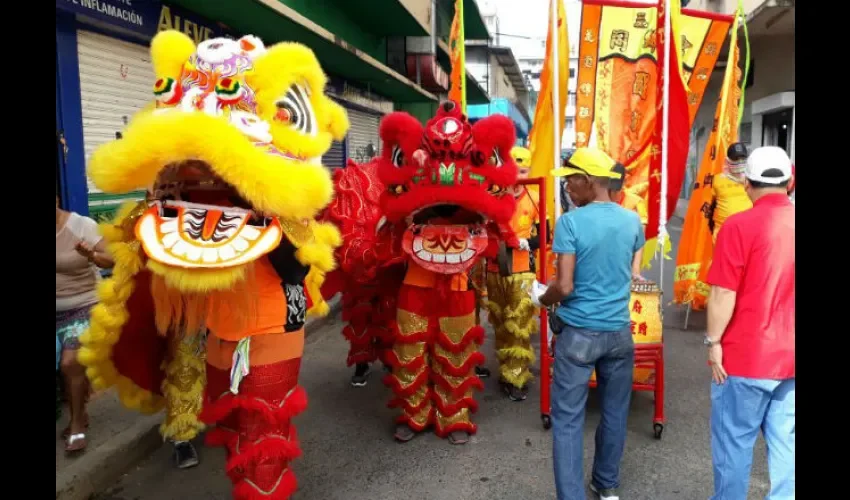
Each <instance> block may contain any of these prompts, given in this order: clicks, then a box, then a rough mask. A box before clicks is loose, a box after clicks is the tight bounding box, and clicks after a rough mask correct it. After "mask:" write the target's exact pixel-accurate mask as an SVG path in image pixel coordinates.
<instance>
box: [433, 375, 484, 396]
mask: <svg viewBox="0 0 850 500" xmlns="http://www.w3.org/2000/svg"><path fill="white" fill-rule="evenodd" d="M431 375H432V378H433V379H434V383H436V384H439V385H440V386H442V387H443V389H445V390H446V391H448V393H449V394H450V395H451V396H452V397H457V398H459V397H461V396H463V395H464V394H465V393H466V391H468V390H469V389H471V388H472V389H478V390H479V391H483V390H484V383H483V382H481V379H479V378H478V377H476V376H475V375H470V376H469V378H467V379H466V380H464V381H463V382H461V384H460V385H459V386H457V388H454V387H452V385H451V384H449V381H448V380H446V379H445V377H443V376H442V375H440V374H439V373H437V372H432V373H431Z"/></svg>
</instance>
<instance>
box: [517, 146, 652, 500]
mask: <svg viewBox="0 0 850 500" xmlns="http://www.w3.org/2000/svg"><path fill="white" fill-rule="evenodd" d="M614 166H615V163H614V161H613V160H612V159H611V158H610V157H609V156H608V155H607V154H605V153H604V152H603V151H600V150H598V149H595V148H579V149H577V150H576V151H575V153H573V155H572V156H571V157H570V159H569V161H568V164H567V166H566V167H562V168H559V169H556V171H555V172H553V174H554V175H560V176H565V177H566V178H567V194H568V195H569V196H570V198H571V199H572V201H573V202H574V203H575V205H576V206H577V207H578V208H577V209H576V210H570V211H569V212H567V213H566V214H564V215H562V216H561V217H560V218H559V219H558V222H557V225H556V227H555V237H554V242H553V244H552V251H553V252H554V253H555V254H557V256H558V264H557V268H556V269H557V271H556V274H557V276H556V278H555V280H554V281H553V282H552V283H551V284H549V285H548V287H547V286H544V285H541V284H540V283H537V282H534V283H533V284H532V286H531V287H530V290H529V295H530V296H531V299H532V301H533V302H534V303H535V305H538V306H542V307H549V306H553V305H556V304H557V305H558V307H557V309H556V311H555V314H553V315H552V320H551V322H552V327H553V332H554V333H555V335H557V341H556V342H555V363H554V378H553V382H552V435H553V440H554V465H555V487H556V490H557V493H558V498H584V492H585V485H584V467H583V465H582V458H583V457H582V455H583V452H584V413H585V403H586V401H587V395H588V383H589V382H590V376H591V374H592V373H593V371H594V370H595V371H596V376H597V380H598V387H599V396H600V398H601V407H602V416H601V419H600V422H599V426H598V428H597V430H596V451H595V454H596V456H595V457H594V460H593V474H592V480H591V482H590V488H591V490H593V491H594V492H595V493H597V494H598V495H599V496H600V498H604V499H616V498H619V497H618V494H617V488H619V487H620V482H619V481H620V479H619V476H620V462H621V460H622V458H623V449H624V447H625V441H626V420H627V418H628V415H629V401H630V399H631V394H632V378H633V375H634V360H635V347H634V341H633V340H632V333H631V328H630V321H631V317H630V314H629V298H630V296H631V283H632V265H633V263H634V261H635V258H636V257H637V255H638V252H639V251H640V249H641V248H643V245H644V243H645V241H644V232H643V226H642V225H641V222H640V218H639V217H638V215H637V214H636V213H635V212H633V211H631V210H628V209H626V208H623V207H621V206H620V205H618V204H617V203H615V202H614V201H612V200H611V198H610V196H609V191H608V190H609V188H610V187H611V185H610V182H611V180H616V179H620V178H621V177H622V175H621V173H619V172H616V171H614ZM614 187H615V188H616V187H618V186H616V185H615V186H614Z"/></svg>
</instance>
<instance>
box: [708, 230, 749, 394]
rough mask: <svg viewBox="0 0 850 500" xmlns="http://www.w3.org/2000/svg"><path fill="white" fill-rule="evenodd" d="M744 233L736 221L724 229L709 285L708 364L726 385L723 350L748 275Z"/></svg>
mask: <svg viewBox="0 0 850 500" xmlns="http://www.w3.org/2000/svg"><path fill="white" fill-rule="evenodd" d="M743 241H744V240H743V238H742V234H741V230H740V229H739V228H738V226H737V224H735V220H734V219H727V220H726V222H725V223H724V224H723V226H721V228H720V231H719V232H718V235H717V242H716V244H715V246H714V257H713V259H712V263H711V268H710V269H709V270H708V277H707V278H706V281H707V282H708V284H709V285H711V295H710V296H709V298H708V331H707V332H706V337H707V339H706V340H707V342H708V343H709V345H710V347H709V351H708V363H709V365H710V366H711V371H712V378H713V379H714V381H715V382H716V383H718V384H722V383H723V382H724V381H725V380H726V377H727V374H726V369H725V368H724V367H723V346H722V345H721V343H720V341H721V339H723V335H724V334H725V333H726V328H727V327H728V326H729V323H730V322H731V321H732V317H733V316H734V314H735V303H736V299H737V292H738V288H739V286H740V284H741V277H742V276H743V274H744V265H745V263H746V255H745V254H746V252H745V250H744V244H743Z"/></svg>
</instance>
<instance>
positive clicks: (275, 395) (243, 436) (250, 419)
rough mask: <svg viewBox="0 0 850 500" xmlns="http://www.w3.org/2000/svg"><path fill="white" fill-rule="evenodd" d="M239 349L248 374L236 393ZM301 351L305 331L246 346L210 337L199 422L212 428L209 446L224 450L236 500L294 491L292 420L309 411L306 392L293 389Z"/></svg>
mask: <svg viewBox="0 0 850 500" xmlns="http://www.w3.org/2000/svg"><path fill="white" fill-rule="evenodd" d="M237 348H238V351H239V353H238V356H237V358H241V359H246V360H249V362H250V365H249V370H250V371H249V373H248V374H247V375H246V376H245V378H243V379H242V380H241V382H240V383H238V393H237V394H234V393H233V392H232V389H233V388H234V386H237V383H235V382H234V381H231V364H232V360H233V359H234V356H233V354H234V350H237ZM303 349H304V331H303V330H299V331H297V332H290V333H269V334H263V335H256V336H253V337H251V338H250V343H249V344H248V345H247V346H246V345H245V344H244V343H237V342H228V341H224V340H221V339H218V338H216V337H215V336H214V335H213V334H212V333H211V334H210V336H209V339H208V342H207V391H206V398H205V407H204V411H203V413H202V415H201V418H202V420H203V421H204V422H205V423H206V424H216V428H215V429H213V430H212V431H210V432H209V434H208V435H207V444H209V445H212V446H216V445H218V446H222V445H223V446H225V447H226V448H227V464H226V469H227V474H228V476H229V477H230V479H231V481H233V498H234V499H235V500H260V499H263V500H285V499H288V498H290V496H291V495H292V494H293V492H295V490H296V488H297V485H296V481H295V475H294V474H293V472H292V470H291V469H290V468H289V463H290V461H291V460H293V459H295V458H297V457H299V456H300V455H301V449H300V448H299V445H298V441H297V439H296V436H295V427H294V426H292V425H291V424H290V419H291V418H292V417H293V416H295V415H298V414H299V413H301V412H302V411H304V409H305V408H306V407H307V396H306V393H305V392H304V389H303V388H301V387H300V386H298V385H297V382H298V371H299V368H300V366H301V355H302V353H303ZM238 367H239V365H237V368H238ZM234 372H235V373H238V372H239V370H234Z"/></svg>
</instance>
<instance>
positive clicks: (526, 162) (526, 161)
mask: <svg viewBox="0 0 850 500" xmlns="http://www.w3.org/2000/svg"><path fill="white" fill-rule="evenodd" d="M511 158H513V159H514V161H515V162H516V164H517V166H519V167H528V166H530V165H531V151H529V150H528V149H526V148H524V147H522V146H514V147H513V149H511Z"/></svg>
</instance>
